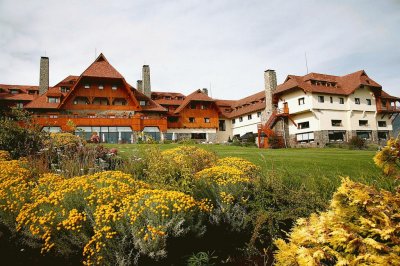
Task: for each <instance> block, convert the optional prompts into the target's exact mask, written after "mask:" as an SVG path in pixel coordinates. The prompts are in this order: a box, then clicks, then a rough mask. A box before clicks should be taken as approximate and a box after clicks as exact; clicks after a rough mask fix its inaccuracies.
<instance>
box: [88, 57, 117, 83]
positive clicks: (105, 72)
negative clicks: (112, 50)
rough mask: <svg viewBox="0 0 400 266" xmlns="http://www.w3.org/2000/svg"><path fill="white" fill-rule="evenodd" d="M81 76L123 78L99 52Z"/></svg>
mask: <svg viewBox="0 0 400 266" xmlns="http://www.w3.org/2000/svg"><path fill="white" fill-rule="evenodd" d="M81 76H85V77H101V78H117V79H122V78H124V77H123V76H122V75H121V74H120V73H119V72H118V71H117V70H116V69H115V68H114V67H113V66H112V65H111V64H110V63H109V62H108V61H107V59H106V57H105V56H104V55H103V54H100V55H99V56H98V57H97V58H96V60H95V61H94V62H93V63H92V64H91V65H90V66H89V67H88V68H87V69H86V70H85V71H83V73H82V75H81Z"/></svg>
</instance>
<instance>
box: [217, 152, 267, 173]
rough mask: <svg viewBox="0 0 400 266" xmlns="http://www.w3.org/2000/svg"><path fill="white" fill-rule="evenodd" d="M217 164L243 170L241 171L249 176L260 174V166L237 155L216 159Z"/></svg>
mask: <svg viewBox="0 0 400 266" xmlns="http://www.w3.org/2000/svg"><path fill="white" fill-rule="evenodd" d="M216 165H217V166H228V167H232V168H235V169H238V170H241V171H243V173H244V174H245V175H246V176H248V177H251V178H254V177H256V176H257V175H259V174H260V167H258V166H256V165H255V164H253V163H251V162H249V161H247V160H245V159H242V158H238V157H225V158H222V159H218V161H217V163H216Z"/></svg>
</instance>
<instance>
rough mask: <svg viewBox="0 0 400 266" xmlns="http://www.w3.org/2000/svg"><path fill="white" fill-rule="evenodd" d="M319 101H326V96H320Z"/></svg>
mask: <svg viewBox="0 0 400 266" xmlns="http://www.w3.org/2000/svg"><path fill="white" fill-rule="evenodd" d="M318 102H319V103H323V102H325V98H324V96H321V95H320V96H318Z"/></svg>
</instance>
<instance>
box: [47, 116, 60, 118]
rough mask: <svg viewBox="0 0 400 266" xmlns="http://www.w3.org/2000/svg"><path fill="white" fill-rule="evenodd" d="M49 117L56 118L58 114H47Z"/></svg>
mask: <svg viewBox="0 0 400 266" xmlns="http://www.w3.org/2000/svg"><path fill="white" fill-rule="evenodd" d="M49 117H50V118H58V115H49Z"/></svg>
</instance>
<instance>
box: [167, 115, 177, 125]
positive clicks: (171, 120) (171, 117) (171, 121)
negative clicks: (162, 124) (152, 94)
mask: <svg viewBox="0 0 400 266" xmlns="http://www.w3.org/2000/svg"><path fill="white" fill-rule="evenodd" d="M178 120H179V117H177V116H168V118H167V121H168V122H170V123H176V122H178Z"/></svg>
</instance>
